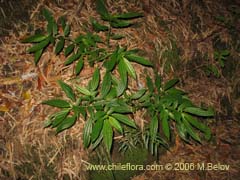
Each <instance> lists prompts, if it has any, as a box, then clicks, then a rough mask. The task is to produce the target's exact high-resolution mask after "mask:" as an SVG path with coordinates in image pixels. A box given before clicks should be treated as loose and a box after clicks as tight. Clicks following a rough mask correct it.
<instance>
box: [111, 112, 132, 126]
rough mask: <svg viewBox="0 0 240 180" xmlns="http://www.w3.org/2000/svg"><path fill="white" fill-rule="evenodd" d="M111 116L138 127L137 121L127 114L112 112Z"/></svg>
mask: <svg viewBox="0 0 240 180" xmlns="http://www.w3.org/2000/svg"><path fill="white" fill-rule="evenodd" d="M111 116H112V117H114V118H115V119H117V120H118V121H120V122H121V123H123V124H125V125H128V126H130V127H133V128H137V127H136V124H135V122H134V121H133V120H131V119H130V118H129V117H128V116H126V115H123V114H118V113H113V114H111Z"/></svg>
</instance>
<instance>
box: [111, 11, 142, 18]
mask: <svg viewBox="0 0 240 180" xmlns="http://www.w3.org/2000/svg"><path fill="white" fill-rule="evenodd" d="M114 17H115V18H118V19H134V18H139V17H143V13H138V12H127V13H123V14H118V15H115V16H114Z"/></svg>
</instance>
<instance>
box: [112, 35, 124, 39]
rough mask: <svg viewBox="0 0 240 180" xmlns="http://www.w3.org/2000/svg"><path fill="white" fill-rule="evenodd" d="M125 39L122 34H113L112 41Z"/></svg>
mask: <svg viewBox="0 0 240 180" xmlns="http://www.w3.org/2000/svg"><path fill="white" fill-rule="evenodd" d="M124 37H125V36H124V35H122V34H111V39H113V40H119V39H122V38H124Z"/></svg>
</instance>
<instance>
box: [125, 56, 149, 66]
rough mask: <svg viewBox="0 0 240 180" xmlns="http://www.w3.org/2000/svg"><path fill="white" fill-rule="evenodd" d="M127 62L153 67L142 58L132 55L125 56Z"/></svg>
mask: <svg viewBox="0 0 240 180" xmlns="http://www.w3.org/2000/svg"><path fill="white" fill-rule="evenodd" d="M125 57H126V58H127V59H128V60H129V61H133V62H136V63H138V64H142V65H144V66H153V65H152V63H151V62H150V61H149V60H147V59H145V58H143V57H140V56H136V55H133V54H130V55H126V56H125Z"/></svg>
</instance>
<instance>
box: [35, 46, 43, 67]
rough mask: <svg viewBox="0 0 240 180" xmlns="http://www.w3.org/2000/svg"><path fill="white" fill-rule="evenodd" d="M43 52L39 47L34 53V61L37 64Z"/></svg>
mask: <svg viewBox="0 0 240 180" xmlns="http://www.w3.org/2000/svg"><path fill="white" fill-rule="evenodd" d="M42 53H43V49H40V50H38V51H36V52H35V53H34V63H35V65H37V63H38V61H39V60H40V58H41V56H42Z"/></svg>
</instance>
